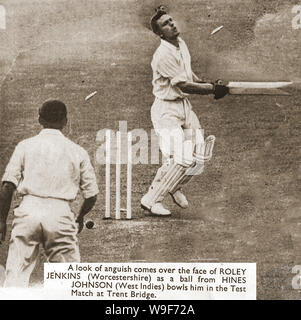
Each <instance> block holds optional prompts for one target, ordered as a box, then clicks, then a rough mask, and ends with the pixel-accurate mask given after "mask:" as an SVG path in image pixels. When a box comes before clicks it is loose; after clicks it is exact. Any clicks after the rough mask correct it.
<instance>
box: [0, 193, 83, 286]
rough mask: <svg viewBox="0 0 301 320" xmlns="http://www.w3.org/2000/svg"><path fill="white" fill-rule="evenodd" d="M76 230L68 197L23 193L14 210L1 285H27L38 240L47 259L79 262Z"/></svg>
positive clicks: (34, 261) (33, 265)
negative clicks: (4, 273) (38, 195)
mask: <svg viewBox="0 0 301 320" xmlns="http://www.w3.org/2000/svg"><path fill="white" fill-rule="evenodd" d="M77 231H78V227H77V224H76V222H75V217H74V214H73V213H72V212H71V210H70V207H69V202H68V201H64V200H60V199H53V198H40V197H35V196H30V195H27V196H24V198H23V200H22V202H21V204H20V206H19V207H18V208H16V209H15V210H14V220H13V225H12V233H11V239H10V243H9V250H8V257H7V262H6V279H5V283H4V286H5V287H27V286H28V284H29V279H30V275H31V273H32V271H33V269H34V267H35V264H36V261H37V258H38V255H39V245H40V244H42V245H43V247H44V251H45V254H46V256H47V259H48V261H49V262H80V253H79V247H78V240H77Z"/></svg>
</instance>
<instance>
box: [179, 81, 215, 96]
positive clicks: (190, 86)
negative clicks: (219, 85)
mask: <svg viewBox="0 0 301 320" xmlns="http://www.w3.org/2000/svg"><path fill="white" fill-rule="evenodd" d="M177 86H178V87H179V88H180V90H181V91H183V92H184V93H188V94H201V95H207V94H213V93H214V85H213V84H212V83H197V82H190V81H186V82H180V83H178V84H177Z"/></svg>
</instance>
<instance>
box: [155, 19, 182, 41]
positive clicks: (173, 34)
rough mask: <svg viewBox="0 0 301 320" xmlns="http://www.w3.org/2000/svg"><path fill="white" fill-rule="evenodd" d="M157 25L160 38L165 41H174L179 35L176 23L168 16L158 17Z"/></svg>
mask: <svg viewBox="0 0 301 320" xmlns="http://www.w3.org/2000/svg"><path fill="white" fill-rule="evenodd" d="M157 23H158V26H159V28H160V31H161V36H163V38H164V39H166V40H174V39H176V38H177V37H178V35H179V34H180V32H179V30H178V27H177V24H176V22H175V21H174V20H173V18H172V17H171V16H170V15H168V14H164V15H163V16H162V17H160V19H158V21H157Z"/></svg>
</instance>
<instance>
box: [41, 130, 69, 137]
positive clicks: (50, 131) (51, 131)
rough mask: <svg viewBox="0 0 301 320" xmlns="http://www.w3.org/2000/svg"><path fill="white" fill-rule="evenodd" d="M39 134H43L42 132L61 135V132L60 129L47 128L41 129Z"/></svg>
mask: <svg viewBox="0 0 301 320" xmlns="http://www.w3.org/2000/svg"><path fill="white" fill-rule="evenodd" d="M39 134H42V135H44V134H54V135H57V136H63V133H62V132H61V131H60V130H57V129H49V128H47V129H42V130H41V131H40V133H39Z"/></svg>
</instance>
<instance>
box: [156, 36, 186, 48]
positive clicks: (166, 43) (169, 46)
mask: <svg viewBox="0 0 301 320" xmlns="http://www.w3.org/2000/svg"><path fill="white" fill-rule="evenodd" d="M178 41H179V45H180V44H181V43H182V41H183V40H182V39H181V38H180V37H178ZM161 44H162V45H163V46H165V47H167V48H170V49H172V50H176V51H177V50H179V49H180V48H177V47H176V46H174V45H173V44H171V43H170V42H168V41H166V40H163V39H161Z"/></svg>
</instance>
